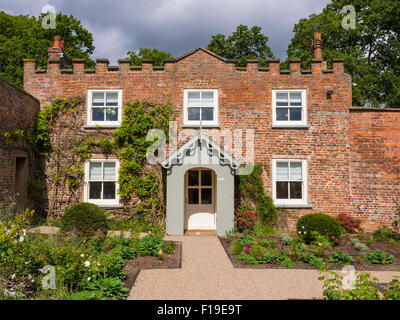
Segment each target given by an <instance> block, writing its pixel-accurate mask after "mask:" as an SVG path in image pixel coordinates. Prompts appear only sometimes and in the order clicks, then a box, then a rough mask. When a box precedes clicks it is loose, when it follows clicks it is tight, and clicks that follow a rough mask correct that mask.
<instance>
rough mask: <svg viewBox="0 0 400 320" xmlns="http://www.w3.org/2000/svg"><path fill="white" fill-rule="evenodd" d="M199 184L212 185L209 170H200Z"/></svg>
mask: <svg viewBox="0 0 400 320" xmlns="http://www.w3.org/2000/svg"><path fill="white" fill-rule="evenodd" d="M201 185H202V186H212V173H211V170H201Z"/></svg>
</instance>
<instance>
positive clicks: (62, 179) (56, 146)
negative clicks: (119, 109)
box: [29, 97, 171, 221]
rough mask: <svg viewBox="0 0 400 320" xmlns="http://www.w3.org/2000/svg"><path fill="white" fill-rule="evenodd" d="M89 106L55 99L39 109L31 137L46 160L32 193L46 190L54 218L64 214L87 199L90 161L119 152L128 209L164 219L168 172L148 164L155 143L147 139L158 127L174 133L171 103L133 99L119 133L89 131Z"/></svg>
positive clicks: (121, 185)
mask: <svg viewBox="0 0 400 320" xmlns="http://www.w3.org/2000/svg"><path fill="white" fill-rule="evenodd" d="M83 106H84V100H83V98H80V97H73V98H69V99H54V100H53V101H52V102H51V104H50V105H47V106H44V107H43V109H42V111H40V112H39V114H38V116H37V119H36V122H35V131H34V134H33V136H32V137H30V141H31V145H32V149H33V150H34V152H35V153H36V154H37V156H38V159H40V161H38V162H37V168H36V172H37V174H36V177H35V178H34V179H33V180H32V181H30V182H29V189H30V194H31V195H34V196H37V195H38V194H41V195H43V194H46V196H47V198H48V199H47V201H45V202H46V203H47V208H44V209H46V211H47V212H48V215H49V216H51V217H57V216H60V215H62V214H63V213H64V211H65V210H66V208H68V207H69V206H70V205H71V204H73V203H76V202H79V201H80V200H81V198H82V197H81V196H82V189H83V188H82V184H83V181H84V162H85V160H86V159H89V158H90V157H91V156H92V154H94V153H96V154H102V155H105V156H109V155H116V156H118V158H119V159H120V161H121V163H120V170H119V180H118V183H119V188H120V190H119V194H120V199H121V201H122V202H123V204H124V205H125V206H124V207H123V212H124V213H128V214H129V216H132V215H134V214H141V215H144V216H146V217H150V218H152V220H158V221H159V220H160V219H159V218H160V217H161V218H163V212H164V211H163V209H164V207H163V186H162V170H161V167H160V166H150V165H148V164H147V163H146V152H147V148H148V147H149V146H150V145H151V144H152V143H153V142H154V141H146V135H147V132H148V130H150V129H153V128H160V129H163V130H164V132H165V133H166V135H168V125H169V121H170V120H171V105H170V104H169V103H166V104H157V103H151V102H143V101H139V100H136V101H133V102H128V103H127V104H126V105H125V106H124V117H123V120H122V123H121V126H120V127H119V128H118V129H116V130H114V131H111V130H85V129H83V128H82V127H83V125H84V121H85V120H84V119H85V116H84V114H83V109H84V108H83ZM44 189H46V190H44ZM44 191H45V192H44ZM161 220H162V219H161Z"/></svg>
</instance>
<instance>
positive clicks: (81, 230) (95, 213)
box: [61, 202, 107, 236]
mask: <svg viewBox="0 0 400 320" xmlns="http://www.w3.org/2000/svg"><path fill="white" fill-rule="evenodd" d="M61 230H62V231H77V232H78V234H79V235H83V236H88V235H94V234H95V233H96V232H103V233H105V232H106V231H107V218H106V216H105V214H104V212H103V211H102V210H101V209H100V208H99V207H98V206H96V205H95V204H93V203H87V202H82V203H77V204H74V205H72V206H71V207H69V208H68V210H67V211H66V212H65V214H64V215H63V216H62V218H61Z"/></svg>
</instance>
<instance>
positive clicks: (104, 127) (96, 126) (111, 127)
mask: <svg viewBox="0 0 400 320" xmlns="http://www.w3.org/2000/svg"><path fill="white" fill-rule="evenodd" d="M120 126H121V125H120V124H118V125H108V126H107V125H99V124H98V125H95V124H87V125H84V126H83V129H116V128H119V127H120Z"/></svg>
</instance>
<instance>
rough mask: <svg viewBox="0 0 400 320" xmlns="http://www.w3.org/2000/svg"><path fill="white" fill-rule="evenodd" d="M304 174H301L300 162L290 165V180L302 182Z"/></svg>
mask: <svg viewBox="0 0 400 320" xmlns="http://www.w3.org/2000/svg"><path fill="white" fill-rule="evenodd" d="M301 179H302V172H301V163H300V162H291V163H290V180H301Z"/></svg>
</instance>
